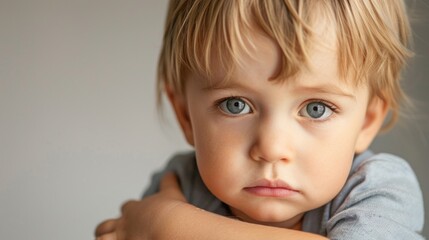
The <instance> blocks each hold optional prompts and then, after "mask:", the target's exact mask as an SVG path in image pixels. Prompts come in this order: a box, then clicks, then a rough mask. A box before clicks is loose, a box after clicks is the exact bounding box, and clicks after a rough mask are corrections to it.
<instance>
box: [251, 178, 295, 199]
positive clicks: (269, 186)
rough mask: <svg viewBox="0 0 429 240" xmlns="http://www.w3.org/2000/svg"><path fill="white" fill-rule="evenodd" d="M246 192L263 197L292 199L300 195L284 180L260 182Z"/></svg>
mask: <svg viewBox="0 0 429 240" xmlns="http://www.w3.org/2000/svg"><path fill="white" fill-rule="evenodd" d="M244 190H245V191H246V192H248V193H250V194H253V195H257V196H261V197H280V198H284V197H290V196H292V195H295V194H297V193H299V190H296V189H294V188H292V187H291V186H290V185H289V184H287V183H286V182H284V181H282V180H268V179H261V180H258V181H256V182H254V183H252V184H250V186H248V187H245V188H244Z"/></svg>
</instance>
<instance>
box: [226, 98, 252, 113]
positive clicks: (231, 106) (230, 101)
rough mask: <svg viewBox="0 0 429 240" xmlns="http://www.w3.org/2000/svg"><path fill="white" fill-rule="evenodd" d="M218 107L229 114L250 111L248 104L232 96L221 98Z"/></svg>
mask: <svg viewBox="0 0 429 240" xmlns="http://www.w3.org/2000/svg"><path fill="white" fill-rule="evenodd" d="M219 108H220V109H221V110H222V111H223V112H225V113H226V114H230V115H241V114H247V113H250V112H252V111H251V109H250V106H249V105H248V104H247V103H246V102H245V101H243V100H242V99H240V98H236V97H232V98H227V99H225V100H223V101H222V102H221V103H220V104H219Z"/></svg>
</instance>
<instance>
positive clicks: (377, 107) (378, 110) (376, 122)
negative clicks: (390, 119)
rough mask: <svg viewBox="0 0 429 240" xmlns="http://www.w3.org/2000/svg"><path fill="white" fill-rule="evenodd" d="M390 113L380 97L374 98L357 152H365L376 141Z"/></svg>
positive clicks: (369, 105)
mask: <svg viewBox="0 0 429 240" xmlns="http://www.w3.org/2000/svg"><path fill="white" fill-rule="evenodd" d="M387 112H388V104H387V103H386V101H384V100H382V99H380V98H379V97H376V96H375V97H373V99H372V100H371V102H370V103H369V104H368V107H367V110H366V115H365V121H364V123H363V125H362V129H361V130H360V133H359V135H358V138H357V141H356V146H355V152H356V153H361V152H363V151H365V150H366V149H367V148H368V147H369V145H370V144H371V143H372V141H373V140H374V138H375V136H376V135H377V133H378V131H379V130H380V128H381V126H382V125H383V122H384V119H385V118H386V115H387Z"/></svg>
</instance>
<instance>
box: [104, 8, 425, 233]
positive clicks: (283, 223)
mask: <svg viewBox="0 0 429 240" xmlns="http://www.w3.org/2000/svg"><path fill="white" fill-rule="evenodd" d="M409 34H410V29H409V24H408V19H407V15H406V11H405V6H404V3H403V1H402V0H389V1H381V0H362V1H337V0H307V1H297V0H283V1H280V0H259V1H258V0H217V1H204V0H192V1H190V0H171V1H170V5H169V10H168V15H167V22H166V29H165V35H164V42H163V48H162V52H161V56H160V60H159V66H158V67H159V68H158V71H159V72H158V73H159V79H158V80H159V81H158V83H159V85H158V86H159V88H158V89H159V95H161V92H163V91H165V92H166V93H167V95H168V97H169V100H170V102H171V104H172V106H173V109H174V111H175V113H176V116H177V120H178V122H179V123H180V126H181V128H182V130H183V133H184V135H185V137H186V140H187V142H188V143H189V144H190V145H192V146H193V147H194V150H195V151H194V152H190V153H184V154H179V155H176V156H175V157H173V158H172V160H171V161H170V162H169V164H168V166H167V167H166V169H165V170H164V171H163V172H161V173H158V174H156V175H155V176H154V178H153V179H152V184H151V186H150V187H149V189H148V190H147V191H146V193H145V197H144V199H143V200H142V201H141V202H134V203H129V204H127V205H126V206H125V207H124V212H123V217H121V218H120V219H119V220H113V221H108V222H105V223H103V224H101V225H100V226H99V227H98V229H97V234H96V235H97V236H101V237H100V239H125V238H127V239H132V238H133V237H134V238H135V239H326V238H329V239H423V237H422V236H421V235H420V234H419V233H420V232H421V230H422V227H423V221H424V220H423V200H422V194H421V190H420V188H419V185H418V182H417V180H416V177H415V175H414V173H413V171H412V169H411V168H410V166H409V165H408V164H407V163H406V162H405V161H404V160H403V159H401V158H399V157H397V156H393V155H390V154H374V153H373V152H371V151H370V150H368V147H369V145H370V144H371V142H372V140H373V139H374V137H375V136H376V135H377V133H378V132H379V130H380V128H382V127H383V123H384V124H386V125H385V126H384V127H386V126H387V125H389V126H390V125H391V124H392V123H393V122H394V121H395V120H396V118H397V116H398V114H399V111H400V109H399V106H400V104H401V103H403V102H406V99H407V98H406V96H405V94H404V93H403V91H402V90H401V88H400V83H399V78H400V73H401V70H402V68H403V66H404V64H405V61H406V59H407V58H408V57H409V56H410V55H411V53H410V51H409V50H408V48H407V42H408V38H409ZM388 112H391V117H390V118H389V119H388V121H385V119H386V115H387V114H388ZM170 171H172V172H174V173H175V175H176V176H177V177H178V179H179V182H180V187H181V192H182V193H183V195H181V194H180V193H179V192H178V190H177V188H178V186H176V187H174V185H175V183H174V181H173V182H172V183H171V180H170V179H169V178H168V177H166V179H164V181H163V182H162V185H163V187H161V192H159V190H160V182H161V179H162V177H163V176H164V175H165V173H166V172H170ZM170 185H172V186H173V187H171V186H170ZM163 189H166V190H163ZM157 192H159V193H157ZM185 199H186V201H187V202H188V203H187V202H185ZM190 204H192V205H193V206H191V205H190ZM194 206H196V207H194ZM201 209H204V210H206V211H201ZM213 213H216V214H213ZM237 219H239V220H241V221H237ZM125 236H127V237H125Z"/></svg>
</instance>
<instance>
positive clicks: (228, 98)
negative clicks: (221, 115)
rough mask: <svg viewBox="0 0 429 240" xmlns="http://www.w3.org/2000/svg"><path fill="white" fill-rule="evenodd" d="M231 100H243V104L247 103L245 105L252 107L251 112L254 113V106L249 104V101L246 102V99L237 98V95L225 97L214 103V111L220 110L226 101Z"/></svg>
mask: <svg viewBox="0 0 429 240" xmlns="http://www.w3.org/2000/svg"><path fill="white" fill-rule="evenodd" d="M231 99H240V100H242V101H243V102H245V103H246V104H247V105H248V106H249V107H250V110H251V111H252V112H253V106H252V105H251V104H250V103H249V101H247V100H246V98H244V97H241V96H235V95H231V96H229V97H224V98H221V99H218V100H216V101H215V103H214V109H216V110H220V105H221V104H222V103H223V102H224V101H225V100H231ZM220 111H221V112H222V110H220ZM225 114H226V113H225Z"/></svg>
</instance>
